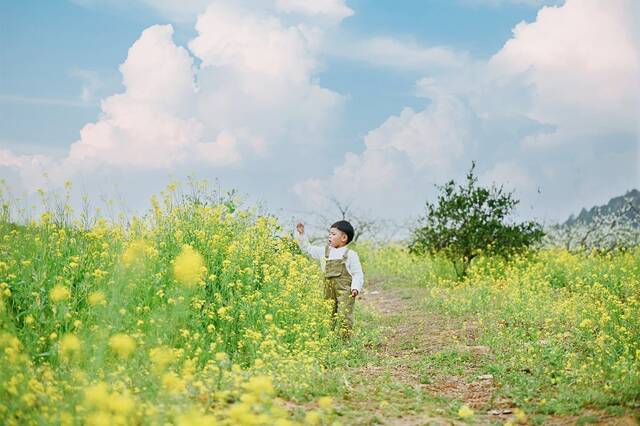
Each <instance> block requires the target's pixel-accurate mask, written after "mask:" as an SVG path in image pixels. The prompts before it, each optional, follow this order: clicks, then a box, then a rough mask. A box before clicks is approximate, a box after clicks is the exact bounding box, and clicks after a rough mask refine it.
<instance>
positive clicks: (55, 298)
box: [49, 284, 71, 303]
mask: <svg viewBox="0 0 640 426" xmlns="http://www.w3.org/2000/svg"><path fill="white" fill-rule="evenodd" d="M70 296H71V292H70V291H69V289H68V288H67V287H65V286H63V285H60V284H58V285H56V286H55V287H53V288H52V289H51V291H50V292H49V297H50V298H51V301H52V302H53V303H58V302H62V301H63V300H67V299H69V297H70Z"/></svg>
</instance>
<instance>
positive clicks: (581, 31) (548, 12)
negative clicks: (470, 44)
mask: <svg viewBox="0 0 640 426" xmlns="http://www.w3.org/2000/svg"><path fill="white" fill-rule="evenodd" d="M634 12H640V11H639V10H638V5H637V2H635V6H634V2H633V1H632V0H613V1H609V2H606V3H605V2H602V1H599V0H580V1H575V0H574V1H568V2H567V3H566V4H565V5H564V6H562V7H545V8H543V9H541V10H540V11H539V12H538V16H537V18H536V21H535V22H533V23H530V24H527V23H524V22H523V23H520V24H518V25H517V26H516V27H515V29H514V35H513V38H511V39H510V40H509V41H508V42H507V43H506V44H505V45H504V47H503V48H502V49H501V50H500V51H499V52H498V53H497V54H496V55H495V56H494V57H493V58H492V59H491V61H490V63H489V66H490V69H491V70H492V71H493V73H494V75H495V76H497V77H496V78H497V79H509V78H512V77H514V76H515V77H516V78H523V79H524V82H525V84H528V85H530V86H531V87H533V88H534V90H533V91H532V100H531V105H530V106H529V108H528V111H527V113H528V115H529V116H530V117H531V118H533V119H535V120H538V121H540V122H545V123H553V124H559V125H563V126H571V127H572V128H576V129H578V128H586V129H588V131H590V132H592V131H595V130H598V131H615V130H622V129H630V128H632V127H633V126H634V125H635V123H636V121H637V117H638V110H637V107H638V94H639V93H640V79H639V78H638V75H640V62H639V61H640V58H639V57H638V40H637V39H635V40H634V38H635V37H634V34H633V31H634V26H635V23H636V21H637V19H636V17H637V16H640V15H639V14H637V13H634ZM585 123H588V125H586V126H585Z"/></svg>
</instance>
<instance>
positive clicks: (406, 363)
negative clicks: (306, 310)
mask: <svg viewBox="0 0 640 426" xmlns="http://www.w3.org/2000/svg"><path fill="white" fill-rule="evenodd" d="M425 296H426V293H425V291H424V289H418V288H403V287H392V286H390V285H388V284H387V285H384V286H383V283H382V282H381V281H373V282H369V283H368V286H367V292H366V293H365V294H364V295H362V297H361V298H360V300H359V303H361V307H362V308H363V309H362V311H363V312H367V313H368V314H369V315H370V316H371V318H364V319H363V321H368V320H373V321H374V323H373V324H368V325H366V326H365V327H372V326H373V327H377V326H379V327H381V328H382V341H381V343H380V344H378V345H377V346H376V347H371V348H369V352H370V355H371V357H370V360H368V362H367V364H366V365H364V366H362V367H359V368H357V369H353V370H352V371H350V374H349V379H350V380H351V383H349V386H350V387H349V389H350V394H351V395H349V401H348V403H346V404H344V406H343V407H342V410H343V413H342V414H343V415H345V416H346V419H345V420H347V419H348V423H349V424H388V425H424V424H436V425H438V424H446V425H450V424H458V423H460V424H463V423H464V422H462V420H461V419H460V417H459V416H458V413H457V411H458V407H459V406H460V405H462V404H466V405H467V406H469V407H470V408H472V409H473V410H475V411H476V412H482V413H486V412H488V411H489V412H491V413H493V414H489V415H487V414H476V415H474V416H473V423H475V424H491V423H495V422H501V421H506V420H508V419H509V418H510V417H513V415H512V413H513V409H512V408H511V406H510V405H509V403H508V401H497V400H495V399H494V397H493V394H494V390H495V386H494V383H493V377H492V376H491V375H490V374H486V373H485V372H483V371H482V370H481V368H480V367H481V366H482V363H483V359H484V358H485V357H490V356H491V354H490V353H489V348H487V347H484V346H477V345H475V344H474V340H475V332H474V328H473V327H472V326H471V325H470V324H469V323H465V322H463V321H462V320H455V319H452V318H449V317H443V316H438V315H435V314H433V313H427V312H425V310H424V308H421V307H420V306H419V304H420V301H421V300H423V299H424V297H425ZM372 408H373V409H372Z"/></svg>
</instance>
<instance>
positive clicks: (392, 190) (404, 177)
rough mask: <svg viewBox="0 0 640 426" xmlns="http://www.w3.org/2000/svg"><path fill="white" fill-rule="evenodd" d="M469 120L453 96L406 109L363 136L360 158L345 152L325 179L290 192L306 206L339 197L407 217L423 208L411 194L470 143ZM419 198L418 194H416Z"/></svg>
mask: <svg viewBox="0 0 640 426" xmlns="http://www.w3.org/2000/svg"><path fill="white" fill-rule="evenodd" d="M473 127H474V117H473V114H472V112H471V111H470V110H469V109H468V108H467V106H466V105H465V104H464V103H462V102H460V101H459V100H458V99H456V98H453V97H442V98H437V99H434V101H433V103H432V104H431V105H430V106H429V107H428V108H426V109H425V110H424V111H420V112H415V111H413V110H412V109H411V108H405V109H403V111H402V112H401V113H400V115H399V116H392V117H389V118H388V119H387V120H386V121H385V122H384V123H383V124H382V125H381V126H380V127H378V128H377V129H374V130H372V131H370V132H369V133H368V134H367V135H366V136H365V137H364V144H365V150H364V152H363V153H362V154H361V155H357V154H354V153H347V154H346V155H345V160H344V163H343V164H342V165H341V166H339V167H337V168H336V169H335V170H334V173H333V175H332V176H331V177H329V178H328V179H323V180H319V179H309V180H307V181H304V182H300V183H298V184H297V185H295V187H294V191H295V192H296V193H297V194H298V196H300V197H301V198H302V199H303V200H305V201H306V202H307V205H308V206H309V207H314V208H323V207H326V206H327V202H328V200H330V198H331V197H332V196H333V194H334V191H337V190H338V189H339V188H342V189H343V190H342V191H340V190H338V194H340V197H346V198H348V199H352V198H353V199H357V201H358V203H360V204H362V205H365V206H367V207H372V208H375V209H376V210H378V211H382V212H385V213H386V214H389V213H391V214H395V215H402V214H405V215H406V214H407V211H410V210H411V209H412V208H416V207H417V206H418V205H420V204H422V202H423V201H424V200H422V199H420V198H418V197H417V196H416V195H417V194H416V192H420V189H424V188H425V187H428V186H431V184H432V183H433V182H435V181H437V180H439V179H440V178H442V177H443V176H448V175H450V174H451V173H452V172H453V170H454V169H455V162H456V161H459V160H461V159H462V158H463V157H464V154H465V147H466V146H470V145H472V140H471V138H472V134H473ZM420 195H422V192H420Z"/></svg>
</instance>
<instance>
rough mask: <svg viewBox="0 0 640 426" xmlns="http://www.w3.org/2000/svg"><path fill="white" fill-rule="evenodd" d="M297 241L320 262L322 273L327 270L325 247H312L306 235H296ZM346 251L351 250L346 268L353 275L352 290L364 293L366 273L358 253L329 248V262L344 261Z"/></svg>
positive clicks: (344, 249)
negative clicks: (363, 270)
mask: <svg viewBox="0 0 640 426" xmlns="http://www.w3.org/2000/svg"><path fill="white" fill-rule="evenodd" d="M296 240H297V241H298V244H299V245H300V248H301V249H302V251H303V252H305V253H307V254H308V255H309V256H311V257H312V258H314V259H318V260H320V267H321V268H322V271H324V270H325V268H326V262H325V260H324V250H325V248H324V246H312V245H311V244H310V243H309V239H308V238H307V236H306V235H305V234H302V235H300V234H298V233H296ZM346 250H349V254H347V260H346V262H345V266H346V267H347V272H349V275H351V290H353V289H356V290H358V293H362V286H363V285H364V273H363V272H362V265H361V264H360V258H359V257H358V253H356V252H355V251H353V250H351V249H348V248H347V247H346V246H343V247H340V248H334V247H329V260H335V259H342V256H344V252H345V251H346Z"/></svg>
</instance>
